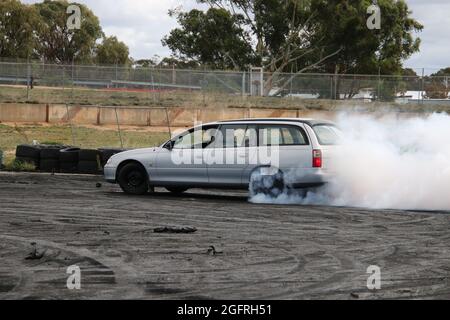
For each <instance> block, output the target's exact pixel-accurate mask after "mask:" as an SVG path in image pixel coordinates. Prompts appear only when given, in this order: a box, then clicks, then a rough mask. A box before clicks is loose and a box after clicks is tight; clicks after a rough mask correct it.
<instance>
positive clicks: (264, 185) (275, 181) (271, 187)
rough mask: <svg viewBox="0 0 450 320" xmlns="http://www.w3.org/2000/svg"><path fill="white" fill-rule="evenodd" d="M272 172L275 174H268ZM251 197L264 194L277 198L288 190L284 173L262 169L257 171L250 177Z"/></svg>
mask: <svg viewBox="0 0 450 320" xmlns="http://www.w3.org/2000/svg"><path fill="white" fill-rule="evenodd" d="M268 170H269V171H270V170H272V171H273V172H271V173H267V171H268ZM249 189H250V196H252V197H254V196H256V195H259V194H262V195H265V196H269V197H271V198H276V197H278V196H279V195H281V194H282V193H283V192H285V190H286V185H285V182H284V178H283V173H282V172H281V171H280V170H273V169H272V168H260V169H257V170H255V171H254V172H253V173H252V175H251V177H250V188H249Z"/></svg>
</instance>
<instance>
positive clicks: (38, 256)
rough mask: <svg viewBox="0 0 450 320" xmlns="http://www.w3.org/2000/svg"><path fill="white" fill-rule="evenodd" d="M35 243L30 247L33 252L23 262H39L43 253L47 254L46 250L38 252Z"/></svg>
mask: <svg viewBox="0 0 450 320" xmlns="http://www.w3.org/2000/svg"><path fill="white" fill-rule="evenodd" d="M36 245H37V244H36V242H32V243H31V246H32V247H33V249H32V250H33V251H31V253H30V254H29V255H28V256H27V257H26V258H25V260H40V259H42V258H43V257H44V255H45V253H46V252H47V249H45V250H44V251H42V252H41V253H39V252H38V250H37V247H36Z"/></svg>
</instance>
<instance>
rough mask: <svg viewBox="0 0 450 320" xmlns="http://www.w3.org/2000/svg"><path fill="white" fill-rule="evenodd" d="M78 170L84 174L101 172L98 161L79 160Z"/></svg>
mask: <svg viewBox="0 0 450 320" xmlns="http://www.w3.org/2000/svg"><path fill="white" fill-rule="evenodd" d="M77 168H78V172H79V173H84V174H99V173H100V172H101V171H100V170H99V168H98V162H97V161H78V166H77Z"/></svg>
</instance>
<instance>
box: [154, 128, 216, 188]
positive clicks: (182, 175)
mask: <svg viewBox="0 0 450 320" xmlns="http://www.w3.org/2000/svg"><path fill="white" fill-rule="evenodd" d="M217 127H218V126H208V127H197V128H194V129H191V130H189V131H187V132H186V133H184V134H181V135H179V136H178V137H176V138H174V139H173V140H172V141H171V142H168V143H167V144H166V145H165V147H164V148H162V149H161V151H160V152H159V154H158V155H157V158H156V170H155V172H156V174H155V177H154V178H153V179H152V180H153V182H154V183H155V184H159V185H176V186H195V185H206V184H207V183H208V172H207V167H206V161H205V159H206V149H205V147H206V146H207V145H208V144H209V143H211V140H213V138H212V136H214V133H215V131H217Z"/></svg>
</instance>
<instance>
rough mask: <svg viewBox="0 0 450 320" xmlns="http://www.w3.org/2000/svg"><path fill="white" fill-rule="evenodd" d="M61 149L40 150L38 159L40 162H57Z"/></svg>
mask: <svg viewBox="0 0 450 320" xmlns="http://www.w3.org/2000/svg"><path fill="white" fill-rule="evenodd" d="M60 150H61V148H44V149H42V150H41V155H40V158H41V160H44V159H47V160H58V161H59V152H60Z"/></svg>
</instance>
